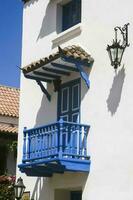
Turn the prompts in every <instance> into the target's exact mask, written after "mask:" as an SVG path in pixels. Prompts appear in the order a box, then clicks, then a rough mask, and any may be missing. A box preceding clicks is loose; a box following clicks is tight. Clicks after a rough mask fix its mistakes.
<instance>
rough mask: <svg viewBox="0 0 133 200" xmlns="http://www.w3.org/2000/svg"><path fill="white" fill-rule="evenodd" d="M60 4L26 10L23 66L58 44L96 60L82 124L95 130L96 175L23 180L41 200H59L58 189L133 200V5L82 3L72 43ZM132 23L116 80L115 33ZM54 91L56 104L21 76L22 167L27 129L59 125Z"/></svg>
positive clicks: (90, 198)
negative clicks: (61, 25)
mask: <svg viewBox="0 0 133 200" xmlns="http://www.w3.org/2000/svg"><path fill="white" fill-rule="evenodd" d="M58 2H59V1H58ZM56 3H57V1H56V0H55V1H52V0H51V1H50V0H45V1H44V0H31V1H30V2H29V3H27V4H25V6H24V16H23V49H22V66H25V65H27V64H29V63H31V62H33V61H35V60H37V59H39V58H42V57H45V56H47V55H49V54H51V52H54V51H56V50H57V48H53V47H54V46H57V43H58V42H59V44H62V45H61V46H62V47H64V46H68V45H73V44H76V45H77V44H78V45H80V46H82V47H83V48H84V49H85V50H86V51H87V52H88V53H90V54H91V55H92V57H93V58H94V60H95V62H94V65H93V68H92V70H91V73H90V80H91V87H90V89H89V90H87V89H86V86H85V84H84V82H82V97H83V98H82V104H81V122H83V123H88V124H90V125H91V130H90V134H89V150H90V155H91V161H92V164H91V170H90V174H89V176H87V175H86V174H78V173H74V174H71V173H70V174H65V175H54V177H53V178H49V179H48V178H29V177H26V176H25V175H23V174H21V173H20V172H19V171H18V172H17V176H21V177H22V178H23V179H24V183H25V185H26V189H27V190H30V191H31V195H32V197H34V199H36V200H37V199H38V200H54V190H55V189H57V188H58V189H59V188H62V189H63V188H70V189H71V188H75V189H77V188H79V187H80V188H82V190H83V196H82V197H83V198H82V199H83V200H96V199H97V198H98V199H99V200H104V199H109V200H112V199H114V200H118V199H121V200H125V199H126V200H132V198H133V158H132V156H131V153H132V152H133V134H132V132H133V123H132V119H133V104H132V102H133V95H132V91H133V84H132V80H133V79H132V73H133V68H132V65H133V59H132V52H133V45H132V41H133V26H132V24H133V18H132V7H133V2H132V1H131V0H127V1H124V0H117V1H115V0H110V1H106V0H101V1H97V0H89V1H88V0H82V23H81V24H80V25H77V26H76V28H77V29H78V30H79V31H75V30H74V27H73V28H71V29H70V30H71V36H70V37H68V36H69V31H70V30H67V31H65V33H61V34H59V35H57V33H56ZM128 22H129V23H130V26H129V42H130V47H129V48H127V49H126V51H125V53H124V57H123V61H122V65H124V67H121V68H119V70H118V71H117V74H115V72H114V70H113V68H112V67H111V66H110V61H109V57H108V54H107V51H106V46H107V44H110V43H111V42H112V39H113V37H114V31H113V28H114V27H115V26H117V25H118V26H123V25H124V24H125V23H128ZM75 32H76V33H75ZM77 32H78V33H77ZM74 34H75V35H74ZM74 36H76V37H74ZM68 38H69V40H68ZM67 40H68V41H67ZM52 41H53V42H52ZM70 79H74V77H72V76H71V77H70ZM64 81H66V80H64ZM48 88H49V91H50V93H51V95H52V102H51V103H49V102H48V101H47V99H46V98H45V97H44V96H43V94H42V92H41V90H40V88H39V87H38V85H37V84H36V83H35V82H34V81H32V80H28V79H25V78H24V77H23V75H21V97H20V121H19V124H20V126H19V146H18V152H19V154H18V163H21V159H22V141H23V134H22V130H23V127H24V126H27V127H28V128H31V127H34V126H36V125H40V124H45V123H48V122H53V121H56V111H57V110H56V101H57V94H56V93H54V92H53V90H52V86H50V85H49V86H48Z"/></svg>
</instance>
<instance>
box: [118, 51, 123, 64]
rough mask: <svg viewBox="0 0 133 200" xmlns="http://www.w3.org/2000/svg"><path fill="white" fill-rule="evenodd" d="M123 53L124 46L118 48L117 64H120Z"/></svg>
mask: <svg viewBox="0 0 133 200" xmlns="http://www.w3.org/2000/svg"><path fill="white" fill-rule="evenodd" d="M123 53H124V48H122V47H121V48H118V63H119V65H120V64H121V60H122V56H123Z"/></svg>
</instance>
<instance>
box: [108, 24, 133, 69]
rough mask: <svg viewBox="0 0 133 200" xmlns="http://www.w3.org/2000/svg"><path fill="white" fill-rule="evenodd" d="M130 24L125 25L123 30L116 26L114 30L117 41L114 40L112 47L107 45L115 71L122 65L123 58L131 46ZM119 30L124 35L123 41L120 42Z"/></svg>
mask: <svg viewBox="0 0 133 200" xmlns="http://www.w3.org/2000/svg"><path fill="white" fill-rule="evenodd" d="M128 25H129V23H128V24H125V25H124V26H123V27H122V28H121V27H119V26H116V27H115V28H114V31H115V40H114V39H113V44H112V45H107V51H108V54H109V57H110V61H111V65H112V66H114V69H117V68H118V66H120V65H121V61H122V56H123V53H124V51H125V48H126V47H128V46H129V44H128ZM118 30H119V31H120V33H121V34H122V39H123V41H121V40H118V38H117V36H118V33H117V32H118Z"/></svg>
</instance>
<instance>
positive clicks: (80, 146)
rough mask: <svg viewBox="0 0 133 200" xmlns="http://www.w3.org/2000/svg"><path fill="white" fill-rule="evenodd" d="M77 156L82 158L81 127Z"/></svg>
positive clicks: (80, 128) (80, 129)
mask: <svg viewBox="0 0 133 200" xmlns="http://www.w3.org/2000/svg"><path fill="white" fill-rule="evenodd" d="M79 155H80V156H82V126H80V127H79Z"/></svg>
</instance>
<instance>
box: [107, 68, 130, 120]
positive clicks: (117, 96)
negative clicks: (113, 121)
mask: <svg viewBox="0 0 133 200" xmlns="http://www.w3.org/2000/svg"><path fill="white" fill-rule="evenodd" d="M125 75H126V74H125V68H124V66H123V67H122V69H121V70H120V71H119V72H118V74H116V75H115V77H114V80H113V84H112V87H111V89H110V93H109V96H108V99H107V101H106V102H107V107H108V110H109V112H111V115H112V116H113V115H114V114H115V113H116V111H117V108H118V106H119V103H120V100H121V94H122V88H123V84H124V79H125Z"/></svg>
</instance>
